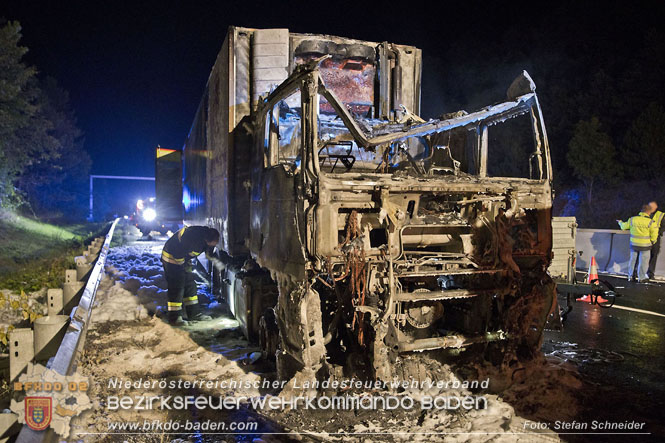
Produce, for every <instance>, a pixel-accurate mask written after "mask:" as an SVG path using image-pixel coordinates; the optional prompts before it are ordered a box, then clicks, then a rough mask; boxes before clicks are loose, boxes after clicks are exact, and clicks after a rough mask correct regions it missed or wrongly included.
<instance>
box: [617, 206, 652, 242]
mask: <svg viewBox="0 0 665 443" xmlns="http://www.w3.org/2000/svg"><path fill="white" fill-rule="evenodd" d="M619 226H621V229H623V230H624V231H625V230H628V229H630V246H631V247H632V248H633V249H636V250H648V249H651V245H653V244H654V243H656V240H658V228H657V227H656V222H655V221H654V220H652V219H651V218H650V217H649V214H647V213H646V212H640V213H639V214H638V215H636V216H634V217H630V218H629V219H628V221H626V222H620V223H619Z"/></svg>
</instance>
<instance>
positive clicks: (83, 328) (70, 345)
mask: <svg viewBox="0 0 665 443" xmlns="http://www.w3.org/2000/svg"><path fill="white" fill-rule="evenodd" d="M118 220H119V219H115V220H114V221H113V223H112V224H111V227H110V228H109V231H108V233H107V234H106V237H105V238H104V242H103V244H102V246H101V249H100V251H99V256H98V257H97V259H96V261H95V263H94V265H93V266H92V268H91V269H90V270H87V268H86V266H85V265H84V264H82V263H79V261H78V257H77V275H80V274H81V272H84V274H87V275H88V279H87V283H86V284H85V288H84V289H83V293H82V295H81V299H80V301H79V303H78V305H77V306H76V307H74V308H73V309H72V312H71V314H70V315H69V320H68V322H69V324H68V326H67V329H66V331H65V334H64V337H63V338H62V342H61V343H60V346H59V347H58V351H57V353H56V354H55V356H54V357H53V358H52V359H51V360H49V364H47V367H48V368H50V369H53V370H55V371H56V372H58V373H59V374H61V375H72V374H73V373H74V371H75V370H76V365H77V363H78V357H79V355H80V354H81V351H82V350H83V346H84V344H85V337H86V333H87V330H88V326H89V323H90V317H91V314H92V306H93V304H94V302H95V296H96V295H97V288H98V286H99V282H100V281H101V279H102V276H103V275H104V265H105V263H106V256H107V254H108V251H109V247H110V244H111V239H112V238H113V231H114V230H115V227H116V225H117V224H118ZM49 302H50V300H49ZM58 440H59V438H58V436H57V434H56V433H55V432H53V430H52V429H50V428H49V429H47V430H45V431H34V430H32V429H30V428H29V427H28V426H26V425H24V426H23V428H22V429H21V432H20V433H19V435H18V438H17V440H16V442H17V443H36V442H52V441H53V442H54V441H58Z"/></svg>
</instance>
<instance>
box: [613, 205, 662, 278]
mask: <svg viewBox="0 0 665 443" xmlns="http://www.w3.org/2000/svg"><path fill="white" fill-rule="evenodd" d="M650 210H651V208H650V206H649V205H644V206H642V212H640V213H639V214H638V215H636V216H634V217H630V218H629V219H628V221H626V222H624V221H621V220H617V222H618V223H619V227H621V229H622V230H624V231H626V230H630V261H629V262H628V281H632V280H633V272H634V270H635V263H636V262H637V261H638V258H639V265H638V267H637V281H638V282H639V283H646V282H648V281H649V278H648V277H647V268H648V265H649V256H650V255H651V254H650V253H651V247H652V246H653V244H654V243H656V240H657V239H658V229H657V228H656V222H655V221H654V220H652V219H651V217H650V216H649V212H650Z"/></svg>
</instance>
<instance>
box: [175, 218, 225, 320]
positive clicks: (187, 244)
mask: <svg viewBox="0 0 665 443" xmlns="http://www.w3.org/2000/svg"><path fill="white" fill-rule="evenodd" d="M217 243H219V232H218V231H217V230H216V229H213V228H209V227H207V226H188V227H184V228H182V229H180V230H179V231H178V232H176V233H175V234H174V235H173V236H172V237H171V238H170V239H168V241H167V242H166V243H165V244H164V249H163V250H162V265H163V266H164V276H165V277H166V283H167V285H168V320H169V323H171V324H172V325H176V326H182V325H187V321H185V320H184V319H183V313H182V310H183V306H184V307H185V314H186V316H187V320H189V321H205V320H211V317H210V316H208V315H204V314H203V313H202V312H201V308H200V306H199V299H198V296H197V292H198V288H197V286H196V281H195V279H194V273H193V272H192V263H191V261H192V259H193V258H194V257H197V256H198V255H199V254H201V253H202V252H205V253H206V257H208V259H209V260H212V261H213V262H215V263H216V262H219V260H218V259H217V258H215V257H214V255H213V250H214V249H215V246H217Z"/></svg>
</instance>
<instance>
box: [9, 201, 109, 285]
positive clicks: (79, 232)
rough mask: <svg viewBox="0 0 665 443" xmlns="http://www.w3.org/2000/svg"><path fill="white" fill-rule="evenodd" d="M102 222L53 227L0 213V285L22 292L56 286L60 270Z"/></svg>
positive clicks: (69, 265)
mask: <svg viewBox="0 0 665 443" xmlns="http://www.w3.org/2000/svg"><path fill="white" fill-rule="evenodd" d="M103 227H104V223H94V224H78V225H70V226H56V225H52V224H48V223H42V222H39V221H37V220H33V219H30V218H27V217H23V216H20V215H16V214H13V213H7V212H3V213H0V288H1V289H10V290H14V291H20V290H24V291H25V292H31V291H36V290H38V289H41V288H44V287H46V288H58V287H61V285H62V282H63V281H64V271H65V270H66V269H72V268H74V267H75V264H74V257H75V256H77V255H79V254H80V253H81V250H82V248H83V246H84V244H85V241H86V240H87V239H88V238H90V237H92V236H93V234H94V233H97V232H99V231H101V229H102V228H103Z"/></svg>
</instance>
